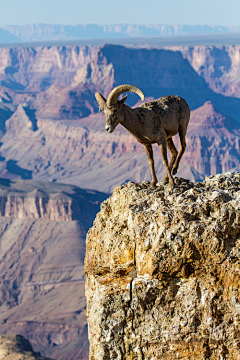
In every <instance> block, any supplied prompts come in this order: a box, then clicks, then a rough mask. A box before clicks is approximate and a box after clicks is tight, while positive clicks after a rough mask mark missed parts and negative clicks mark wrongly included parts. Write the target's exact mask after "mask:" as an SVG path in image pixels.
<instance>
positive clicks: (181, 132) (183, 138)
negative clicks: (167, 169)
mask: <svg viewBox="0 0 240 360" xmlns="http://www.w3.org/2000/svg"><path fill="white" fill-rule="evenodd" d="M179 137H180V142H181V146H180V152H179V155H178V157H177V160H176V161H175V163H174V165H173V168H172V174H173V175H176V173H177V171H178V167H179V163H180V160H181V158H182V156H183V154H184V152H185V149H186V130H183V129H181V128H180V129H179Z"/></svg>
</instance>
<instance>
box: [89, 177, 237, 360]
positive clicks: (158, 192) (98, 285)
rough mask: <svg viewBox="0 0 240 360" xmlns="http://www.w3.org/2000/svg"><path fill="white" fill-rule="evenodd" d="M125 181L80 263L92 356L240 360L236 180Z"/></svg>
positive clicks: (94, 358)
mask: <svg viewBox="0 0 240 360" xmlns="http://www.w3.org/2000/svg"><path fill="white" fill-rule="evenodd" d="M175 180H176V187H175V189H174V190H173V191H172V192H171V191H170V189H169V187H168V186H166V187H163V186H162V185H159V186H158V187H156V188H151V187H150V186H149V184H148V183H142V184H135V183H132V182H129V183H127V184H125V185H123V186H121V187H117V188H116V189H115V190H114V192H113V195H112V196H111V197H110V198H109V199H108V200H106V201H104V202H103V203H102V206H101V211H100V212H99V213H98V215H97V217H96V219H95V222H94V225H93V227H92V228H91V229H90V230H89V233H88V236H87V252H86V258H85V272H86V277H87V281H86V297H87V312H86V313H87V318H88V324H89V340H90V359H91V360H101V359H126V360H130V359H149V360H150V359H164V360H169V359H171V360H173V359H195V360H200V359H240V356H239V354H240V336H239V324H240V281H239V280H240V260H239V259H240V221H239V220H240V174H239V173H227V174H225V175H216V176H210V177H208V178H206V180H205V181H203V182H202V183H196V184H193V183H191V182H188V181H187V180H184V179H181V178H176V179H175Z"/></svg>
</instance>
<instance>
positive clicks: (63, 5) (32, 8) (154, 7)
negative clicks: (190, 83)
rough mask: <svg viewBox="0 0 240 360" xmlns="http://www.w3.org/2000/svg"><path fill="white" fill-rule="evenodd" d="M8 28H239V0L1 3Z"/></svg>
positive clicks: (38, 0)
mask: <svg viewBox="0 0 240 360" xmlns="http://www.w3.org/2000/svg"><path fill="white" fill-rule="evenodd" d="M0 5H2V8H4V12H1V13H0V27H1V26H4V25H31V24H56V25H88V24H95V25H113V24H119V25H120V24H121V25H125V24H135V25H137V24H138V25H139V24H141V25H152V24H169V25H177V24H181V25H200V26H201V25H208V26H239V25H240V21H239V13H240V1H237V0H229V1H225V0H201V2H199V0H181V1H180V0H169V2H168V3H167V5H166V2H165V1H164V0H148V1H147V0H131V1H127V0H122V1H121V3H115V2H113V1H112V0H104V2H103V1H100V0H89V1H87V2H86V1H85V0H68V1H66V0H34V1H29V0H0Z"/></svg>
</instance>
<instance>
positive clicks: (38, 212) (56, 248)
mask: <svg viewBox="0 0 240 360" xmlns="http://www.w3.org/2000/svg"><path fill="white" fill-rule="evenodd" d="M105 198H106V195H105V194H102V193H98V192H96V191H95V192H94V191H86V190H82V189H79V188H77V187H76V186H70V185H63V184H56V183H51V182H39V181H35V180H20V181H13V180H7V179H0V203H1V210H0V212H1V216H0V238H1V254H0V329H1V330H0V333H1V334H19V335H22V336H24V337H25V338H26V339H28V340H30V341H31V344H32V346H33V349H34V351H35V352H38V351H40V352H41V354H42V356H46V357H50V358H53V359H57V360H66V359H72V360H74V359H77V358H81V359H86V360H87V359H88V339H87V323H86V319H85V295H84V283H85V279H84V266H83V261H84V255H85V237H86V232H87V230H88V228H89V227H90V226H91V224H92V221H93V219H94V217H95V215H96V212H97V211H98V209H99V206H100V203H101V202H102V201H103V200H104V199H105ZM0 349H1V346H0ZM26 359H27V358H26Z"/></svg>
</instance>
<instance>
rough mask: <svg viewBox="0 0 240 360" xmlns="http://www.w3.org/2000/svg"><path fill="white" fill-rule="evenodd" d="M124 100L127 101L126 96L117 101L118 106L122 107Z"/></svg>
mask: <svg viewBox="0 0 240 360" xmlns="http://www.w3.org/2000/svg"><path fill="white" fill-rule="evenodd" d="M126 100H127V95H125V96H124V97H123V98H122V99H121V100H118V104H119V105H123V104H124V103H125V101H126Z"/></svg>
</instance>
